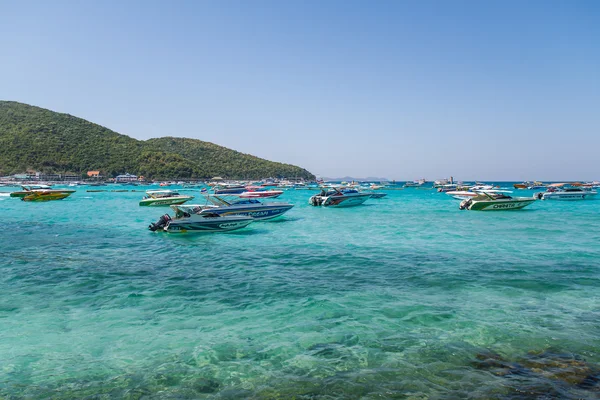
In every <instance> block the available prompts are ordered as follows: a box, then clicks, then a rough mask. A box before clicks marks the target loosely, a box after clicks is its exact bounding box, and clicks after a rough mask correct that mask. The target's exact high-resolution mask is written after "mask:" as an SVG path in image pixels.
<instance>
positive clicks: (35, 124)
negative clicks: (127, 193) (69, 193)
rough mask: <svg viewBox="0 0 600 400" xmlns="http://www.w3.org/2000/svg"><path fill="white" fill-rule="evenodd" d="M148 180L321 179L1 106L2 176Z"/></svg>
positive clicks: (245, 157) (176, 141)
mask: <svg viewBox="0 0 600 400" xmlns="http://www.w3.org/2000/svg"><path fill="white" fill-rule="evenodd" d="M88 170H98V171H102V174H103V176H105V177H114V176H117V175H118V174H122V173H125V172H128V173H132V174H135V175H140V176H144V177H146V178H148V179H176V178H179V179H209V178H210V177H213V176H222V177H224V178H228V179H260V178H265V177H274V178H279V177H285V178H302V179H307V180H313V179H315V177H314V175H313V174H311V173H310V172H309V171H307V170H306V169H304V168H301V167H297V166H295V165H290V164H283V163H278V162H273V161H268V160H265V159H262V158H259V157H255V156H253V155H250V154H244V153H240V152H238V151H235V150H231V149H228V148H226V147H223V146H219V145H216V144H213V143H209V142H204V141H201V140H197V139H186V138H177V137H162V138H156V139H149V140H145V141H144V140H137V139H134V138H131V137H129V136H126V135H122V134H119V133H117V132H114V131H112V130H110V129H108V128H105V127H103V126H100V125H97V124H94V123H92V122H89V121H86V120H84V119H81V118H77V117H74V116H72V115H69V114H63V113H58V112H54V111H50V110H47V109H44V108H40V107H35V106H31V105H27V104H22V103H18V102H13V101H0V176H5V175H10V174H16V173H22V172H25V171H41V172H44V173H72V174H73V173H74V174H84V173H85V172H86V171H88Z"/></svg>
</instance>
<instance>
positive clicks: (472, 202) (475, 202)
mask: <svg viewBox="0 0 600 400" xmlns="http://www.w3.org/2000/svg"><path fill="white" fill-rule="evenodd" d="M535 200H536V199H535V198H534V197H511V196H508V195H505V194H503V193H494V192H489V193H488V192H480V193H478V195H477V196H475V197H472V198H470V199H466V200H463V201H462V202H461V203H460V206H459V207H458V208H459V209H461V210H473V211H500V210H519V209H521V208H524V207H527V206H528V205H530V204H531V203H533V202H535Z"/></svg>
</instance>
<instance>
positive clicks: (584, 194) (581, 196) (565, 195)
mask: <svg viewBox="0 0 600 400" xmlns="http://www.w3.org/2000/svg"><path fill="white" fill-rule="evenodd" d="M597 194H598V192H597V191H595V190H585V189H582V188H580V187H577V188H564V189H555V188H553V187H550V188H548V191H547V192H544V193H536V195H535V196H536V197H537V198H538V199H541V200H586V199H588V200H589V199H593V198H595V197H596V195H597Z"/></svg>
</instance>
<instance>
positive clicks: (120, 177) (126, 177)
mask: <svg viewBox="0 0 600 400" xmlns="http://www.w3.org/2000/svg"><path fill="white" fill-rule="evenodd" d="M137 180H138V177H137V176H135V175H131V174H129V173H126V174H123V175H117V177H116V178H115V182H137Z"/></svg>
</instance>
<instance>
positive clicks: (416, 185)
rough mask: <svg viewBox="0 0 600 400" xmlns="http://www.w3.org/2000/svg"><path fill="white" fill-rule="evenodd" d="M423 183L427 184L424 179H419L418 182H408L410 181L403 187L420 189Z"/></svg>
mask: <svg viewBox="0 0 600 400" xmlns="http://www.w3.org/2000/svg"><path fill="white" fill-rule="evenodd" d="M425 183H427V180H426V179H419V180H416V181H412V182H410V181H409V182H406V183H405V184H404V187H420V186H423V185H424V184H425Z"/></svg>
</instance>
